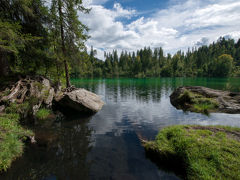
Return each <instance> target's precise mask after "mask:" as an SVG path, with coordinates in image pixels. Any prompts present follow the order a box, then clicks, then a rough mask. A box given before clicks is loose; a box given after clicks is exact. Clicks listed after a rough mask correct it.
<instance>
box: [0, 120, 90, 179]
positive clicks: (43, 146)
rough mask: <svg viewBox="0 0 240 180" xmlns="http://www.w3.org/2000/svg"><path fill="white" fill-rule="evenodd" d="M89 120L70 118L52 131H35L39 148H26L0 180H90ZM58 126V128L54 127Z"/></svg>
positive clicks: (35, 146) (36, 146)
mask: <svg viewBox="0 0 240 180" xmlns="http://www.w3.org/2000/svg"><path fill="white" fill-rule="evenodd" d="M89 120H90V119H89V118H88V119H78V118H73V119H71V121H68V122H64V123H63V124H56V126H54V127H53V128H52V129H46V128H45V129H38V130H37V131H36V138H37V141H38V145H33V146H28V147H27V148H26V150H25V153H24V155H23V157H22V158H20V159H18V160H17V161H16V162H14V163H13V165H12V168H11V169H10V170H9V171H8V172H7V173H5V174H3V175H2V176H1V177H0V178H1V179H44V180H54V179H64V180H67V179H69V180H72V179H77V177H81V179H89V169H90V166H91V162H89V161H87V154H88V153H89V152H90V151H91V133H92V129H90V128H89V127H88V125H87V124H88V122H89ZM57 126H58V127H57Z"/></svg>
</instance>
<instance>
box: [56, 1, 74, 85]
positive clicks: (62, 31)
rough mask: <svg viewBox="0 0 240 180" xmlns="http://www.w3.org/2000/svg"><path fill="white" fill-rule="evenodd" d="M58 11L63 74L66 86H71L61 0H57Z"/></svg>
mask: <svg viewBox="0 0 240 180" xmlns="http://www.w3.org/2000/svg"><path fill="white" fill-rule="evenodd" d="M58 12H59V18H60V28H61V41H62V53H63V58H64V61H63V63H64V68H65V76H66V86H67V88H68V87H70V86H71V84H70V78H69V70H68V64H67V60H66V47H65V42H64V30H63V13H62V2H61V0H58Z"/></svg>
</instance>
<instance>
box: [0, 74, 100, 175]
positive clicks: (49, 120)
mask: <svg viewBox="0 0 240 180" xmlns="http://www.w3.org/2000/svg"><path fill="white" fill-rule="evenodd" d="M103 105H104V102H103V101H102V100H101V98H100V97H99V96H98V95H96V94H94V93H92V92H89V91H87V90H85V89H82V88H75V87H74V86H71V87H69V88H66V89H62V88H61V87H59V86H54V85H53V84H52V83H51V81H50V80H49V79H47V78H45V77H43V76H34V77H31V76H27V77H25V78H21V79H19V80H18V81H17V82H16V83H13V84H12V85H11V86H8V87H7V88H4V90H3V91H1V92H0V119H1V123H2V125H1V123H0V135H1V139H2V140H1V139H0V147H4V149H1V152H0V160H1V159H2V161H1V162H0V172H1V171H6V170H7V168H9V167H10V165H11V162H12V161H13V160H15V159H16V158H17V157H19V156H21V154H22V153H23V146H24V145H23V142H24V141H26V140H27V141H28V142H30V143H35V144H38V139H41V137H35V132H32V131H31V130H27V129H26V128H22V124H24V126H26V127H27V126H28V125H31V126H34V129H37V127H39V128H40V127H41V128H42V127H48V128H49V127H50V126H51V125H52V124H53V123H54V122H57V121H59V120H61V119H64V117H65V116H68V115H69V114H75V113H76V114H81V115H91V114H94V113H96V112H98V111H99V110H101V108H102V106H103ZM73 112H74V113H73ZM13 117H14V118H13ZM12 121H13V122H14V123H13V122H12ZM5 124H9V125H8V126H5ZM12 129H14V131H13V130H12ZM18 129H19V130H18ZM12 136H13V137H15V138H14V139H13V140H12V141H15V142H16V143H15V144H16V146H13V145H11V144H10V143H9V142H8V139H9V138H8V137H12ZM23 139H25V140H23ZM35 139H36V140H35ZM39 143H41V142H39ZM10 147H11V149H12V151H10V150H9V148H10ZM19 147H21V148H19ZM5 154H8V158H6V156H5ZM4 162H6V163H4Z"/></svg>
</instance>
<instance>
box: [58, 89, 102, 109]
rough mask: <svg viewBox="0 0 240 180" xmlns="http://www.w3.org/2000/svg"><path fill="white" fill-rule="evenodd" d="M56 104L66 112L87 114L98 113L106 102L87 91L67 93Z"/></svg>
mask: <svg viewBox="0 0 240 180" xmlns="http://www.w3.org/2000/svg"><path fill="white" fill-rule="evenodd" d="M55 101H56V104H57V105H58V106H60V107H61V109H65V110H66V111H69V110H74V111H78V112H85V113H96V112H98V111H99V110H101V108H102V106H103V105H104V102H103V101H102V100H101V98H100V97H99V96H98V95H96V94H94V93H92V92H90V91H87V90H85V89H74V90H73V91H69V92H68V91H65V92H63V94H61V95H59V96H58V97H56V98H55Z"/></svg>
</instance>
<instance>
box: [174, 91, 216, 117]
mask: <svg viewBox="0 0 240 180" xmlns="http://www.w3.org/2000/svg"><path fill="white" fill-rule="evenodd" d="M178 100H179V102H182V104H183V105H184V106H185V107H187V109H188V110H191V111H194V112H201V113H205V114H208V113H209V112H211V111H213V110H214V109H216V108H217V107H218V106H219V105H218V103H217V101H216V100H215V99H214V98H207V97H204V96H202V95H200V94H197V93H193V92H190V91H188V90H185V91H184V92H183V93H182V94H181V95H180V96H179V97H178Z"/></svg>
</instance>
